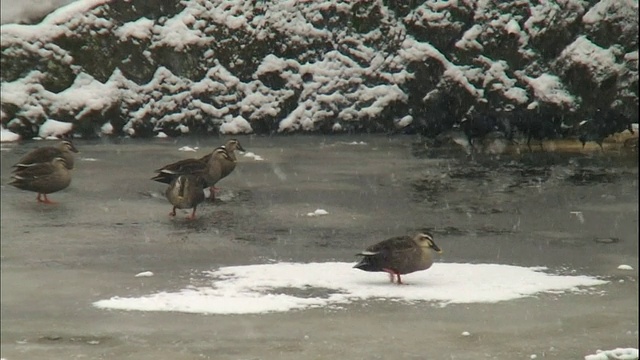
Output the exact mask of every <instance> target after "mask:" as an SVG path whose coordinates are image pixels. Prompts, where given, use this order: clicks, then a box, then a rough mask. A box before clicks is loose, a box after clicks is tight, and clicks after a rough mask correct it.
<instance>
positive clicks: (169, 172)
mask: <svg viewBox="0 0 640 360" xmlns="http://www.w3.org/2000/svg"><path fill="white" fill-rule="evenodd" d="M235 150H240V151H244V149H243V148H242V145H240V142H239V141H238V140H236V139H231V140H229V141H227V142H226V144H225V145H224V146H219V147H217V148H215V149H214V150H213V151H212V152H211V153H210V154H207V155H205V156H203V157H201V158H198V159H196V158H192V159H185V160H180V161H177V162H175V163H172V164H169V165H165V166H164V167H162V168H160V169H158V170H156V172H157V173H158V174H157V175H156V176H154V177H152V178H151V180H154V181H158V182H161V183H165V184H169V183H171V181H173V179H174V178H175V177H176V176H178V175H183V174H192V175H200V176H202V178H203V179H204V180H205V182H206V185H204V187H209V188H210V190H211V200H213V199H214V198H215V190H217V189H216V188H215V184H216V183H217V182H218V181H220V180H221V179H223V178H224V177H226V176H228V175H229V174H230V173H231V172H232V171H233V170H234V169H235V167H236V158H235V153H234V151H235Z"/></svg>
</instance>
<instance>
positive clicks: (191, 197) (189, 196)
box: [165, 175, 205, 220]
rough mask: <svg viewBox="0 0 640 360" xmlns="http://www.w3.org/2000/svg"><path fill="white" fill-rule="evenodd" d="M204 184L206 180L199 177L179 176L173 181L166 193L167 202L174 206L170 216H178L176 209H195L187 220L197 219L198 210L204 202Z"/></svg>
mask: <svg viewBox="0 0 640 360" xmlns="http://www.w3.org/2000/svg"><path fill="white" fill-rule="evenodd" d="M204 184H205V181H204V179H203V178H202V177H201V176H199V175H178V176H177V177H176V178H175V179H173V180H172V181H171V184H169V187H168V188H167V190H166V191H165V196H166V197H167V200H169V202H170V203H171V205H173V210H172V211H171V212H170V213H169V215H171V216H176V209H193V212H191V215H190V216H187V219H189V220H193V219H195V218H196V208H197V207H198V204H200V203H201V202H203V201H204V191H202V188H203V185H204Z"/></svg>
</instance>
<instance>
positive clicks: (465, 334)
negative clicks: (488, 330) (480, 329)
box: [461, 331, 471, 336]
mask: <svg viewBox="0 0 640 360" xmlns="http://www.w3.org/2000/svg"><path fill="white" fill-rule="evenodd" d="M461 335H462V336H470V335H471V333H470V332H468V331H463V332H462V334H461Z"/></svg>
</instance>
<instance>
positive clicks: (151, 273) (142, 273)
mask: <svg viewBox="0 0 640 360" xmlns="http://www.w3.org/2000/svg"><path fill="white" fill-rule="evenodd" d="M150 276H153V272H151V271H143V272H141V273H137V274H136V277H150Z"/></svg>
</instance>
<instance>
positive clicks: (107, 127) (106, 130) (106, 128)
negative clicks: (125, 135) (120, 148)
mask: <svg viewBox="0 0 640 360" xmlns="http://www.w3.org/2000/svg"><path fill="white" fill-rule="evenodd" d="M100 132H102V133H103V134H105V135H111V134H113V125H111V123H110V122H107V123H104V124H103V125H102V126H101V127H100Z"/></svg>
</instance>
